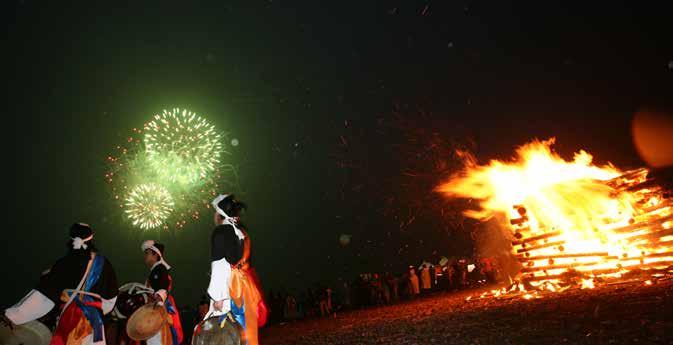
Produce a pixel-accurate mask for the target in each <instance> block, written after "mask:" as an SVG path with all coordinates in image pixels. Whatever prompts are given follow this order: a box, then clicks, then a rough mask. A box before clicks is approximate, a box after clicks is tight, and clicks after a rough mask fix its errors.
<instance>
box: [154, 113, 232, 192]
mask: <svg viewBox="0 0 673 345" xmlns="http://www.w3.org/2000/svg"><path fill="white" fill-rule="evenodd" d="M144 130H145V138H144V143H145V149H146V152H147V157H148V159H149V161H150V162H151V164H152V166H153V167H154V169H155V170H156V173H157V174H158V175H159V176H160V178H162V179H167V180H169V181H170V182H172V183H179V184H182V185H188V184H193V183H196V182H198V181H199V180H200V179H204V178H206V177H207V176H208V174H209V173H211V172H213V171H214V170H215V169H216V166H217V165H218V164H219V163H220V156H221V155H222V153H223V149H222V143H221V139H222V137H221V135H220V134H219V133H217V131H216V130H215V126H213V125H211V124H210V123H208V121H206V120H205V119H204V118H202V117H200V116H198V115H196V114H195V113H193V112H191V111H188V110H186V109H182V110H181V109H179V108H175V109H173V110H171V111H168V110H164V111H163V113H162V114H161V115H155V116H154V120H152V121H151V122H149V123H148V124H146V125H145V127H144Z"/></svg>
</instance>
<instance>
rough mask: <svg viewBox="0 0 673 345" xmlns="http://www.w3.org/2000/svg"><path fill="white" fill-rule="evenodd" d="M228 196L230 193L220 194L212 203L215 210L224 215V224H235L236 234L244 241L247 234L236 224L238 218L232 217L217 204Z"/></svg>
mask: <svg viewBox="0 0 673 345" xmlns="http://www.w3.org/2000/svg"><path fill="white" fill-rule="evenodd" d="M228 196H229V194H221V195H218V196H217V197H216V198H215V199H214V200H213V202H212V203H211V205H212V206H213V208H214V209H215V212H217V214H219V215H220V216H222V217H223V218H224V220H222V224H229V225H231V226H233V227H234V232H235V233H236V236H237V237H238V239H239V240H241V241H242V240H243V239H244V238H245V235H244V234H243V232H242V231H241V230H240V229H239V228H238V225H237V224H236V223H237V220H238V218H235V217H230V216H229V215H228V214H227V213H226V212H224V210H223V209H221V208H220V206H218V205H217V204H219V203H220V202H221V201H222V200H224V199H226V198H227V197H228Z"/></svg>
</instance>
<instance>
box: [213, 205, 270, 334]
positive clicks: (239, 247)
mask: <svg viewBox="0 0 673 345" xmlns="http://www.w3.org/2000/svg"><path fill="white" fill-rule="evenodd" d="M211 205H212V206H213V209H214V210H215V215H214V217H215V224H216V227H215V230H214V231H213V233H212V236H211V245H212V246H211V276H210V284H209V286H208V294H209V295H210V298H211V303H210V309H209V312H208V316H211V315H214V316H219V315H225V314H227V313H229V312H231V314H233V316H234V317H235V319H236V321H237V322H238V323H239V324H240V325H241V326H242V328H243V333H244V334H243V339H244V341H245V342H246V343H247V344H248V345H257V344H258V339H257V329H258V326H259V325H262V324H263V323H264V322H266V316H267V309H266V306H265V304H264V301H263V299H262V295H261V293H260V288H259V281H258V279H257V275H256V274H255V271H254V270H253V269H252V267H251V265H250V237H249V236H248V234H247V232H246V230H245V228H244V227H243V225H242V224H241V222H240V215H241V212H242V211H243V209H245V208H246V206H245V204H243V203H242V202H239V201H238V200H236V199H235V197H234V196H233V195H220V196H218V197H217V198H215V200H213V202H212V204H211Z"/></svg>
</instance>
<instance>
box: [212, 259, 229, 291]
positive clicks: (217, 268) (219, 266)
mask: <svg viewBox="0 0 673 345" xmlns="http://www.w3.org/2000/svg"><path fill="white" fill-rule="evenodd" d="M230 279H231V265H230V264H229V263H228V262H227V260H226V259H224V258H222V259H220V260H217V261H213V262H212V263H211V264H210V284H208V295H210V298H212V299H213V300H215V301H222V300H225V299H229V280H230Z"/></svg>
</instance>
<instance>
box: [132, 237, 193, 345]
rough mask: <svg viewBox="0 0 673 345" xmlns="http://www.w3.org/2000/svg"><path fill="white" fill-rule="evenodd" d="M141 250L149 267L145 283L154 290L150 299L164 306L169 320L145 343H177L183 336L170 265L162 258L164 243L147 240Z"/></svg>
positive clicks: (164, 344)
mask: <svg viewBox="0 0 673 345" xmlns="http://www.w3.org/2000/svg"><path fill="white" fill-rule="evenodd" d="M142 250H143V252H144V261H145V265H146V266H147V267H148V268H149V269H150V275H149V277H148V278H147V282H146V283H145V285H146V286H147V287H148V288H151V289H152V290H153V291H154V294H153V296H152V300H153V301H154V302H156V303H157V304H158V305H160V306H165V307H166V311H167V312H168V315H169V317H170V320H169V322H167V323H165V325H164V327H163V328H162V329H161V330H160V331H159V332H158V333H157V334H155V335H154V336H152V337H151V338H149V339H147V345H167V344H172V345H178V344H180V343H181V342H182V338H183V333H182V325H181V322H180V314H179V313H178V307H177V305H176V304H175V300H174V299H173V296H172V295H171V290H172V288H173V278H172V277H171V275H170V273H169V270H170V269H171V266H169V265H168V263H167V262H166V261H165V260H164V245H163V244H161V243H157V242H154V241H152V240H149V241H145V242H143V244H142Z"/></svg>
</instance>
